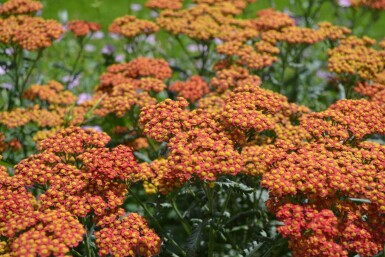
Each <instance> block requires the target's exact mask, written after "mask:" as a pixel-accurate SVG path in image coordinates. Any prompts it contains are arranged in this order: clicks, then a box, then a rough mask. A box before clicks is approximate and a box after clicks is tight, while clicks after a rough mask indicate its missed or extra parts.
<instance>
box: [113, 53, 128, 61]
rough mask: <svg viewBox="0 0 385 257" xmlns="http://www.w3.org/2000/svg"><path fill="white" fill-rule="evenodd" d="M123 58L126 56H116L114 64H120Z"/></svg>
mask: <svg viewBox="0 0 385 257" xmlns="http://www.w3.org/2000/svg"><path fill="white" fill-rule="evenodd" d="M125 58H126V56H125V55H124V54H118V55H117V56H116V57H115V62H122V61H124V59H125Z"/></svg>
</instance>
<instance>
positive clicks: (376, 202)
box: [245, 100, 385, 257]
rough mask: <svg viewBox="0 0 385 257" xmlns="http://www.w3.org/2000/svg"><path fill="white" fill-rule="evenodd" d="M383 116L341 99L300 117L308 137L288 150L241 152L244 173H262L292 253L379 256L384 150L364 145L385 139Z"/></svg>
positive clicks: (373, 107) (383, 231) (384, 230)
mask: <svg viewBox="0 0 385 257" xmlns="http://www.w3.org/2000/svg"><path fill="white" fill-rule="evenodd" d="M384 118H385V113H384V111H383V109H382V108H381V107H380V106H379V105H377V104H376V103H372V102H369V101H367V100H341V101H338V102H337V103H336V104H334V105H332V106H330V107H329V109H327V110H325V111H323V112H319V113H311V114H306V115H303V116H302V117H301V118H300V126H299V127H301V128H303V129H305V131H308V132H309V133H310V134H311V135H312V138H313V139H311V138H306V140H305V142H302V143H300V144H296V145H294V147H289V148H285V147H283V146H282V145H279V144H277V142H278V141H277V142H276V143H275V144H274V146H270V148H271V149H264V148H263V146H262V147H256V146H252V147H253V148H251V147H250V148H251V149H248V148H245V149H246V151H247V152H246V153H245V155H246V157H247V159H246V160H245V161H246V163H247V164H246V172H249V173H250V172H258V169H259V170H262V171H263V178H262V182H261V183H262V186H264V187H267V188H268V189H269V196H270V199H269V200H268V202H267V206H268V208H269V209H270V210H271V211H273V212H275V213H276V214H277V217H278V218H279V219H280V220H282V221H283V222H284V223H285V225H284V226H282V227H280V228H279V229H278V231H279V232H280V233H281V234H282V235H283V236H284V237H288V238H289V244H290V247H291V248H292V249H293V251H294V254H295V255H297V256H344V257H346V256H348V254H349V253H359V254H360V256H373V255H374V254H376V253H377V252H379V251H381V250H382V247H383V244H384V240H383V238H384V235H385V220H384V219H383V217H382V216H381V214H382V213H384V212H385V202H384V200H383V199H384V197H385V190H384V186H383V184H384V182H383V181H385V180H383V177H384V175H385V173H384V167H383V160H384V156H385V147H384V146H383V145H380V144H377V143H372V142H363V141H362V140H363V138H364V137H365V136H367V135H371V134H375V133H378V134H384V133H385V130H384V129H383V124H385V123H384V122H385V119H384ZM276 147H278V148H276ZM251 151H255V153H251V154H250V152H251ZM267 153H268V154H270V156H269V157H268V158H266V160H263V161H262V162H261V161H260V159H259V158H261V157H260V155H263V156H266V154H267ZM254 156H255V157H254ZM353 199H364V200H365V199H366V200H367V201H369V203H368V204H366V203H361V204H359V203H352V201H353ZM363 217H366V218H363ZM325 222H326V223H325Z"/></svg>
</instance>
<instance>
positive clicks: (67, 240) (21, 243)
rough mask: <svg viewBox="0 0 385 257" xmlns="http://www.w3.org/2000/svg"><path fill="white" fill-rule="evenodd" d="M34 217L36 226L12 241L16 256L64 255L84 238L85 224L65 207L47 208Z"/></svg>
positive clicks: (43, 256) (45, 256) (46, 256)
mask: <svg viewBox="0 0 385 257" xmlns="http://www.w3.org/2000/svg"><path fill="white" fill-rule="evenodd" d="M34 219H35V222H36V223H35V226H34V227H32V228H30V229H29V230H27V231H25V232H23V233H22V234H21V235H20V236H18V237H17V238H16V239H15V241H14V242H13V243H12V245H11V249H12V251H13V253H14V254H15V256H25V257H27V256H42V257H48V256H52V255H54V256H64V255H65V254H66V253H68V252H69V250H70V248H71V247H75V246H77V245H78V244H79V243H80V242H81V241H82V240H83V235H84V233H85V230H84V228H83V226H82V225H81V224H80V223H79V221H78V220H77V219H76V218H75V217H73V216H72V215H71V213H69V212H67V211H66V210H64V209H58V210H45V211H42V212H40V213H37V214H36V216H35V218H34Z"/></svg>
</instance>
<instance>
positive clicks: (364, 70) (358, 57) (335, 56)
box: [328, 36, 385, 80]
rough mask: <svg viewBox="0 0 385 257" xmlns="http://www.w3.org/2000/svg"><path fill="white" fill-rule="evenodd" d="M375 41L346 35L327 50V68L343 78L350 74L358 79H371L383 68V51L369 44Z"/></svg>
mask: <svg viewBox="0 0 385 257" xmlns="http://www.w3.org/2000/svg"><path fill="white" fill-rule="evenodd" d="M374 43H375V41H374V40H373V39H370V38H367V37H364V38H362V39H360V38H357V37H355V36H351V37H348V38H346V39H343V40H341V41H340V44H339V45H338V46H337V47H335V48H333V49H330V50H329V51H328V54H329V62H328V69H329V70H330V71H331V72H335V73H337V74H338V75H340V79H341V80H344V79H347V78H349V75H350V76H358V78H359V79H360V80H373V79H375V78H376V76H377V74H378V73H379V72H381V71H383V70H384V68H385V52H384V51H383V50H382V51H377V50H375V49H373V48H371V47H370V46H371V45H373V44H374Z"/></svg>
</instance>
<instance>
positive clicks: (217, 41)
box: [214, 38, 223, 45]
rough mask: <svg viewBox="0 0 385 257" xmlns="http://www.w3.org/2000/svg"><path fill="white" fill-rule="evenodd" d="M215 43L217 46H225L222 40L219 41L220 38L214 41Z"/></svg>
mask: <svg viewBox="0 0 385 257" xmlns="http://www.w3.org/2000/svg"><path fill="white" fill-rule="evenodd" d="M214 43H215V44H216V45H221V44H223V41H222V40H221V39H219V38H216V39H214Z"/></svg>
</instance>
